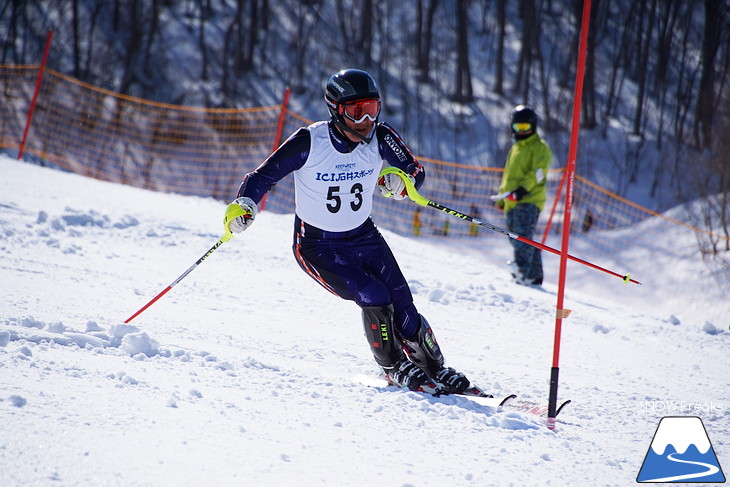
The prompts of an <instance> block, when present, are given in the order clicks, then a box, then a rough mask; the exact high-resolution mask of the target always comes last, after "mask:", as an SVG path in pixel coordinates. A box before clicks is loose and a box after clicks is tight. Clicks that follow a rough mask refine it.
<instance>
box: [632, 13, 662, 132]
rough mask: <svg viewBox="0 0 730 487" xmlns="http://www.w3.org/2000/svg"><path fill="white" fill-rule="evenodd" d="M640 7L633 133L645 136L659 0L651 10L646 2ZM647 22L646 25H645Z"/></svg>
mask: <svg viewBox="0 0 730 487" xmlns="http://www.w3.org/2000/svg"><path fill="white" fill-rule="evenodd" d="M641 5H642V6H641V7H640V9H639V16H640V19H639V34H638V36H637V38H638V40H639V44H638V49H637V51H638V52H637V54H638V56H637V57H636V70H637V76H636V78H637V93H636V106H635V108H634V129H633V134H634V135H638V136H643V127H642V124H643V115H644V103H645V99H646V89H647V86H646V85H647V83H648V80H647V76H648V74H647V73H648V71H649V52H650V51H649V48H650V47H651V38H652V33H653V30H654V20H655V19H656V16H655V12H656V5H657V0H651V7H650V9H649V11H648V12H647V10H646V8H645V7H646V4H645V3H644V2H641ZM644 22H646V27H644Z"/></svg>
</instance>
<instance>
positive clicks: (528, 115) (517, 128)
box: [510, 105, 537, 140]
mask: <svg viewBox="0 0 730 487" xmlns="http://www.w3.org/2000/svg"><path fill="white" fill-rule="evenodd" d="M510 129H512V137H514V138H515V139H517V140H521V139H525V138H527V137H529V136H530V135H532V134H534V133H535V131H536V130H537V114H536V113H535V110H533V109H532V108H530V107H529V106H527V105H517V106H516V107H515V109H514V111H513V112H512V117H511V118H510Z"/></svg>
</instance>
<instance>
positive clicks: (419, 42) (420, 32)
mask: <svg viewBox="0 0 730 487" xmlns="http://www.w3.org/2000/svg"><path fill="white" fill-rule="evenodd" d="M424 1H427V2H428V6H427V7H424ZM438 5H439V2H438V0H418V7H417V10H416V39H415V45H416V69H417V70H418V81H422V82H427V81H429V79H430V76H431V74H430V72H431V41H432V40H433V19H434V16H435V15H436V9H437V8H438Z"/></svg>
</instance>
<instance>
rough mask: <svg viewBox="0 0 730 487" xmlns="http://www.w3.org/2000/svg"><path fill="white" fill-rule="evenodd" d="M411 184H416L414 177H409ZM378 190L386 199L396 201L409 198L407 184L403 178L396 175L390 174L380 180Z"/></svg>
mask: <svg viewBox="0 0 730 487" xmlns="http://www.w3.org/2000/svg"><path fill="white" fill-rule="evenodd" d="M408 179H410V180H411V183H414V184H415V182H416V179H415V178H414V177H413V176H408ZM378 189H379V190H380V192H381V193H382V194H383V196H385V197H386V198H393V199H394V200H402V199H405V198H407V197H408V191H407V190H406V183H405V181H404V180H403V177H401V176H399V175H398V174H395V173H388V174H384V175H382V176H380V178H378Z"/></svg>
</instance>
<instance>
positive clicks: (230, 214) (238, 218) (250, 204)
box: [223, 196, 258, 233]
mask: <svg viewBox="0 0 730 487" xmlns="http://www.w3.org/2000/svg"><path fill="white" fill-rule="evenodd" d="M257 213H258V207H257V206H256V203H254V201H253V200H252V199H251V198H248V197H246V196H244V197H241V198H237V199H235V200H234V201H233V203H231V204H230V205H228V208H226V215H225V217H224V218H223V224H224V225H225V227H226V228H227V229H228V230H229V231H230V232H231V233H241V232H243V231H244V230H246V229H247V228H248V227H250V226H251V225H252V224H253V221H254V219H255V218H256V214H257Z"/></svg>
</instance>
